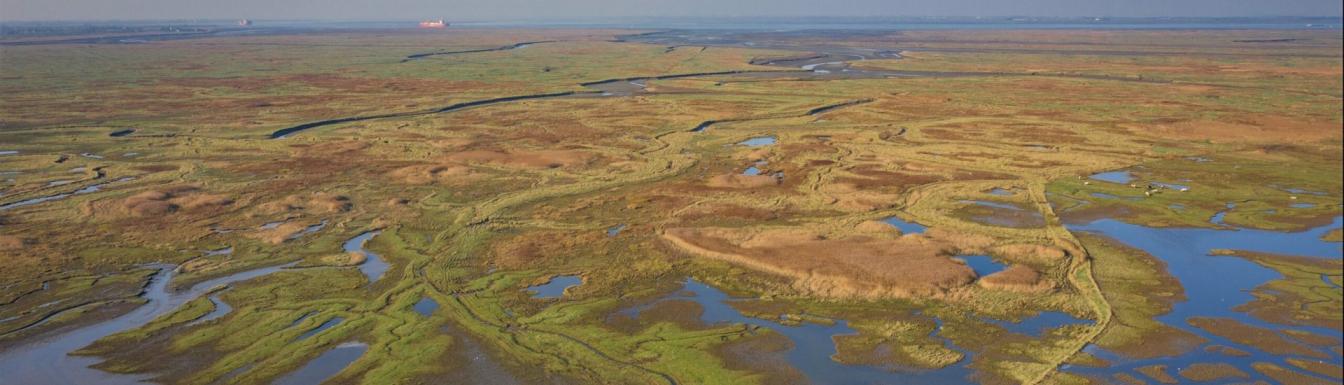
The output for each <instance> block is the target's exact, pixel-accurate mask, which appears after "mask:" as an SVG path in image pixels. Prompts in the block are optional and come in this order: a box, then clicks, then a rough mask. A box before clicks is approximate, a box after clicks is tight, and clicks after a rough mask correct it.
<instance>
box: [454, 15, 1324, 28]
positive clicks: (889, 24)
mask: <svg viewBox="0 0 1344 385" xmlns="http://www.w3.org/2000/svg"><path fill="white" fill-rule="evenodd" d="M1341 24H1344V22H1342V21H1341V18H1338V17H1276V18H1007V17H996V18H969V17H967V18H908V17H907V18H899V17H863V18H840V17H808V18H729V17H723V18H624V19H592V20H568V21H479V22H463V23H456V24H454V26H458V27H485V28H491V27H493V28H504V27H549V28H585V27H593V28H632V29H642V28H655V29H688V30H694V29H704V30H768V31H781V30H902V29H904V30H918V29H939V30H948V29H1308V28H1321V29H1339V28H1340V26H1341Z"/></svg>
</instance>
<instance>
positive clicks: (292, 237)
mask: <svg viewBox="0 0 1344 385" xmlns="http://www.w3.org/2000/svg"><path fill="white" fill-rule="evenodd" d="M277 226H278V225H277ZM325 227H327V221H326V220H325V219H324V220H322V222H318V223H317V224H315V225H311V226H308V227H305V228H303V231H300V232H297V233H294V235H290V236H289V238H288V239H287V240H291V241H292V240H295V239H299V238H303V236H305V235H308V234H312V233H316V232H318V231H322V229H323V228H325Z"/></svg>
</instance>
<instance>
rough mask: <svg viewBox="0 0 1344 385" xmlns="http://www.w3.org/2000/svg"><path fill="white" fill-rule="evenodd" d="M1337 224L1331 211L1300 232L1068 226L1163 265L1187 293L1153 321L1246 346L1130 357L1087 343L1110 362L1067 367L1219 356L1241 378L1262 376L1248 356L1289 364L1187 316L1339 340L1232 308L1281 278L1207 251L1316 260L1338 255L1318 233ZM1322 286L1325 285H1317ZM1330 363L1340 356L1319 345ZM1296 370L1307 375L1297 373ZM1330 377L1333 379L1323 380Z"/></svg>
mask: <svg viewBox="0 0 1344 385" xmlns="http://www.w3.org/2000/svg"><path fill="white" fill-rule="evenodd" d="M1341 224H1344V217H1336V218H1335V219H1334V220H1333V222H1332V223H1331V224H1329V225H1325V226H1321V227H1317V228H1314V229H1311V230H1307V231H1301V232H1292V233H1289V232H1276V231H1265V230H1253V229H1221V230H1212V229H1194V228H1149V227H1144V226H1138V225H1133V224H1129V223H1125V222H1121V221H1117V220H1113V219H1103V220H1098V221H1095V222H1092V223H1088V224H1085V225H1073V226H1069V228H1070V230H1073V231H1085V232H1091V233H1097V234H1101V235H1104V236H1107V237H1110V238H1112V239H1115V240H1118V241H1120V242H1122V243H1124V244H1126V245H1128V246H1130V247H1135V248H1138V249H1140V250H1143V251H1145V252H1147V253H1149V254H1151V255H1153V256H1155V257H1157V258H1159V259H1161V260H1162V261H1164V262H1166V264H1167V271H1168V272H1170V273H1171V274H1172V276H1174V277H1176V279H1178V280H1180V282H1181V285H1182V286H1184V288H1185V294H1186V297H1187V299H1186V300H1185V301H1183V302H1180V303H1176V304H1175V306H1174V307H1173V309H1172V311H1171V312H1170V313H1168V314H1165V315H1161V316H1158V317H1157V318H1156V319H1157V320H1158V321H1161V322H1163V323H1165V324H1167V325H1170V326H1172V327H1175V328H1179V329H1182V330H1185V331H1188V332H1191V333H1194V334H1196V335H1199V336H1201V337H1203V338H1205V339H1207V340H1208V343H1207V344H1206V345H1210V344H1218V345H1225V346H1230V347H1234V348H1236V349H1239V350H1243V351H1246V352H1250V353H1251V355H1250V356H1249V357H1230V356H1226V355H1222V354H1218V353H1211V352H1206V351H1205V350H1204V346H1200V347H1197V348H1195V349H1192V350H1191V351H1190V352H1188V353H1185V354H1183V355H1180V356H1178V357H1164V358H1158V359H1153V360H1130V359H1126V358H1124V357H1120V356H1118V355H1116V354H1114V353H1110V352H1106V351H1105V350H1102V349H1099V348H1096V347H1095V346H1094V347H1091V348H1090V349H1089V351H1090V352H1092V353H1093V354H1096V355H1098V356H1099V357H1102V358H1103V359H1107V360H1110V361H1113V362H1114V363H1115V365H1113V366H1112V367H1110V368H1076V367H1075V368H1070V370H1073V371H1078V372H1082V373H1090V374H1105V373H1113V372H1120V371H1126V370H1131V369H1133V368H1136V367H1140V366H1145V365H1151V364H1156V363H1160V364H1166V365H1169V366H1171V367H1176V368H1179V367H1184V366H1187V365H1189V364H1191V363H1196V362H1224V363H1228V364H1231V365H1233V366H1236V367H1238V368H1239V369H1241V370H1242V371H1244V372H1246V373H1248V374H1250V375H1251V379H1250V381H1248V382H1253V381H1255V380H1267V378H1265V377H1264V376H1262V375H1260V374H1258V373H1257V372H1255V371H1254V369H1252V368H1251V366H1250V364H1251V363H1252V362H1271V363H1275V364H1277V365H1279V366H1282V367H1285V368H1291V366H1289V365H1287V364H1286V363H1285V362H1284V361H1283V358H1284V357H1280V356H1275V355H1272V354H1268V353H1265V352H1263V351H1260V350H1258V349H1255V348H1254V347H1251V346H1246V345H1241V344H1237V343H1235V342H1232V341H1230V340H1226V339H1224V338H1221V337H1218V336H1215V335H1213V334H1210V333H1206V332H1204V331H1203V330H1201V329H1198V328H1195V327H1193V326H1190V325H1189V324H1188V323H1187V322H1186V320H1187V319H1190V318H1194V317H1216V318H1230V319H1235V320H1237V321H1240V322H1242V323H1245V324H1248V325H1252V326H1256V327H1261V328H1267V329H1271V330H1287V329H1297V330H1304V331H1310V332H1313V333H1317V334H1322V335H1327V336H1334V337H1336V338H1344V333H1341V332H1340V331H1338V330H1333V329H1329V328H1319V327H1310V326H1285V325H1279V324H1274V323H1270V322H1266V321H1262V320H1259V319H1257V318H1254V317H1250V316H1248V315H1247V314H1245V313H1241V312H1237V311H1234V310H1232V309H1233V308H1235V307H1237V306H1239V305H1241V304H1244V303H1247V302H1249V301H1251V300H1252V299H1254V297H1253V296H1252V295H1251V291H1252V289H1254V288H1256V287H1258V286H1260V285H1263V284H1264V283H1266V282H1269V281H1271V280H1275V279H1279V278H1281V277H1282V276H1281V275H1280V274H1279V273H1278V272H1276V271H1274V270H1271V269H1268V268H1265V267H1262V266H1260V265H1258V264H1256V263H1254V262H1251V261H1248V260H1245V259H1242V258H1238V257H1232V256H1210V255H1209V252H1210V251H1211V250H1213V249H1233V250H1246V251H1253V252H1264V253H1274V254H1284V255H1297V256H1307V257H1313V258H1324V259H1340V258H1341V256H1342V255H1344V247H1342V246H1341V244H1340V243H1335V242H1325V241H1322V240H1321V239H1320V237H1321V236H1322V235H1324V234H1325V233H1326V232H1327V231H1329V230H1330V229H1333V228H1337V227H1339V226H1340V225H1341ZM1322 286H1323V287H1329V286H1331V285H1328V284H1326V283H1324V282H1323V283H1322ZM1320 351H1321V352H1322V353H1326V354H1327V355H1328V356H1330V357H1331V358H1330V359H1329V360H1333V361H1334V362H1339V361H1340V360H1341V359H1342V358H1341V357H1340V356H1339V355H1338V354H1335V353H1334V352H1330V351H1327V350H1324V349H1321V350H1320ZM1298 372H1299V373H1301V374H1304V375H1310V374H1308V373H1305V372H1302V371H1298ZM1329 381H1331V382H1337V380H1329Z"/></svg>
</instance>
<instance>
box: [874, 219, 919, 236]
mask: <svg viewBox="0 0 1344 385" xmlns="http://www.w3.org/2000/svg"><path fill="white" fill-rule="evenodd" d="M882 221H883V222H886V223H887V224H889V225H892V226H895V227H896V229H898V230H901V234H902V235H904V234H921V233H923V232H924V230H928V229H929V228H928V226H924V225H921V224H918V223H915V222H910V221H906V220H904V219H901V218H900V217H891V218H887V219H883V220H882Z"/></svg>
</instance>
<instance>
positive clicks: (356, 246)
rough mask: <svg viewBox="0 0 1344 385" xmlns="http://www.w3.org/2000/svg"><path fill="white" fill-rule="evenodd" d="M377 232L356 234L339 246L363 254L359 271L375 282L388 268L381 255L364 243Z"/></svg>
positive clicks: (349, 251)
mask: <svg viewBox="0 0 1344 385" xmlns="http://www.w3.org/2000/svg"><path fill="white" fill-rule="evenodd" d="M324 223H325V222H324ZM378 233H379V231H377V230H375V231H368V232H365V233H363V234H360V235H356V236H355V237H354V238H350V240H348V241H345V244H343V245H342V246H341V247H342V248H343V249H345V252H347V253H360V254H363V255H364V263H361V264H359V271H360V272H361V273H364V276H365V277H367V278H368V279H369V283H374V282H377V281H378V279H379V278H382V277H383V274H385V273H387V269H388V268H389V265H388V264H387V262H386V261H383V257H382V256H379V255H378V254H375V253H373V252H371V251H368V250H365V249H364V243H366V242H368V241H369V240H370V239H373V237H374V236H376V235H378Z"/></svg>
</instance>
